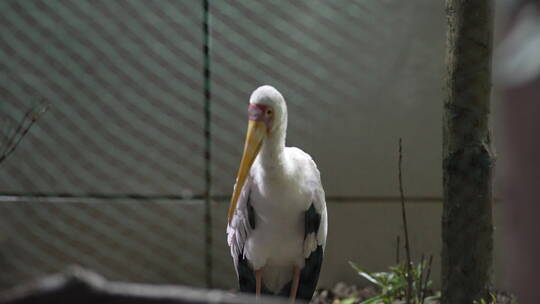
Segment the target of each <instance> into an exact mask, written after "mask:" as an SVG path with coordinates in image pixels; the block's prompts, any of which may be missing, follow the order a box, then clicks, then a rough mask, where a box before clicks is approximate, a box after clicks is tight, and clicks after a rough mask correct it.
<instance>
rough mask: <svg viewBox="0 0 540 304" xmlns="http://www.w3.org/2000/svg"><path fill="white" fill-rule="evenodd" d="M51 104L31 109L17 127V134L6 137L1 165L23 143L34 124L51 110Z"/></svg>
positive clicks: (0, 159)
mask: <svg viewBox="0 0 540 304" xmlns="http://www.w3.org/2000/svg"><path fill="white" fill-rule="evenodd" d="M49 106H50V105H49V104H47V103H41V104H40V105H38V106H36V107H34V108H32V109H29V110H28V111H26V113H25V114H24V116H23V118H22V119H21V121H20V122H19V124H18V125H17V128H16V129H15V132H13V133H11V132H10V134H9V136H7V137H6V142H5V146H4V147H1V148H2V152H1V153H0V164H1V163H2V162H3V161H4V160H5V159H6V158H7V157H8V156H9V155H10V154H11V153H13V151H15V149H16V148H17V146H18V145H19V144H20V143H21V141H22V139H23V138H24V137H25V136H26V135H27V134H28V131H29V130H30V128H31V127H32V125H34V123H35V122H36V121H37V120H38V119H39V118H40V117H41V115H43V113H45V112H47V110H48V109H49Z"/></svg>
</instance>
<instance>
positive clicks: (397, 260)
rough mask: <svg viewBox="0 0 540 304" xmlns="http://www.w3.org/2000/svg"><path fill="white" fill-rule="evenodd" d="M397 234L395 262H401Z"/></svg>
mask: <svg viewBox="0 0 540 304" xmlns="http://www.w3.org/2000/svg"><path fill="white" fill-rule="evenodd" d="M399 246H400V245H399V235H398V236H397V238H396V264H397V265H399V264H401V257H400V255H399Z"/></svg>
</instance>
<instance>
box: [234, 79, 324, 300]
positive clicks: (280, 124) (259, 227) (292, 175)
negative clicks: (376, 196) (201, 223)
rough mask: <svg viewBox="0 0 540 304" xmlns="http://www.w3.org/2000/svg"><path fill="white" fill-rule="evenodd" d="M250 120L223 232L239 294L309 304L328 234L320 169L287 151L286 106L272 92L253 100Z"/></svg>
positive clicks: (300, 153)
mask: <svg viewBox="0 0 540 304" xmlns="http://www.w3.org/2000/svg"><path fill="white" fill-rule="evenodd" d="M248 118H249V121H248V129H247V135H246V140H245V146H244V153H243V155H242V160H241V162H240V168H239V169H238V175H237V178H236V184H235V185H234V191H233V195H232V198H231V205H230V208H229V214H228V226H227V236H228V237H227V240H228V243H229V246H230V248H231V255H232V257H233V261H234V266H235V267H236V273H237V275H238V282H239V285H240V291H242V292H252V293H256V295H257V296H258V295H260V294H261V293H268V294H276V295H281V296H286V297H289V298H290V299H291V300H292V301H294V300H295V299H296V298H301V299H306V300H310V299H311V297H312V296H313V292H314V291H315V287H316V285H317V281H318V279H319V273H320V270H321V265H322V260H323V254H324V247H325V244H326V232H327V214H326V202H325V197H324V189H323V187H322V184H321V177H320V173H319V170H318V169H317V165H316V164H315V162H314V161H313V160H312V158H311V157H310V156H309V155H308V154H307V153H305V152H303V151H302V150H300V149H298V148H292V147H285V136H286V131H287V105H286V103H285V100H284V99H283V96H282V95H281V93H279V92H278V91H277V90H276V89H275V88H273V87H271V86H268V85H265V86H262V87H259V88H257V89H256V90H255V91H254V92H253V93H252V94H251V97H250V100H249V107H248Z"/></svg>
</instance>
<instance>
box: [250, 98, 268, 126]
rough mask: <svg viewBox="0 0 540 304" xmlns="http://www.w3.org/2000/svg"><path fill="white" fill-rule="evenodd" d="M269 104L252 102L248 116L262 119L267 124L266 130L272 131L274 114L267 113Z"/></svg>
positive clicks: (255, 119) (257, 119)
mask: <svg viewBox="0 0 540 304" xmlns="http://www.w3.org/2000/svg"><path fill="white" fill-rule="evenodd" d="M269 108H270V107H269V106H265V105H259V104H250V105H249V107H248V118H249V120H253V121H262V122H263V123H264V124H265V126H266V132H270V130H271V129H272V116H271V115H265V113H266V111H267V110H268V109H269Z"/></svg>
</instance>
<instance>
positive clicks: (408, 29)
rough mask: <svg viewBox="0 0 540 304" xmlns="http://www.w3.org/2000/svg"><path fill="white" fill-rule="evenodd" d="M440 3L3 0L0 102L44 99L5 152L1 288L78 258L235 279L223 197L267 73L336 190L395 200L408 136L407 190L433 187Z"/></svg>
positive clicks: (19, 111) (136, 272)
mask: <svg viewBox="0 0 540 304" xmlns="http://www.w3.org/2000/svg"><path fill="white" fill-rule="evenodd" d="M438 2H440V1H432V0H415V1H396V0H393V1H390V0H384V1H382V0H370V1H365V0H358V1H356V0H354V1H351V0H340V1H322V0H320V1H290V2H289V1H288V2H285V1H277V0H273V1H217V0H216V1H196V0H179V1H143V0H137V1H107V0H99V1H16V0H4V1H0V25H1V26H0V35H1V40H0V79H1V82H0V112H1V115H2V117H3V119H4V120H6V119H7V120H8V121H17V120H19V119H20V118H21V117H22V115H23V114H24V113H25V111H27V110H28V109H29V108H31V107H32V106H33V105H35V104H36V103H38V102H42V101H44V100H45V101H46V102H48V103H49V104H50V105H51V107H50V110H49V111H48V112H47V113H45V114H44V115H43V116H42V118H41V119H40V120H39V121H38V122H37V123H36V124H35V126H34V127H33V128H32V129H31V131H30V132H29V133H28V135H27V137H26V138H25V139H24V140H23V142H21V144H20V145H19V147H18V149H17V150H16V151H15V152H14V153H13V154H12V155H11V156H10V157H9V158H8V159H7V160H6V161H5V162H4V163H2V164H1V166H0V195H1V197H0V288H7V287H10V286H13V285H15V284H17V283H19V282H21V281H23V280H28V279H30V278H33V277H36V276H38V275H40V274H43V273H48V272H54V271H58V270H61V269H63V268H64V267H65V266H66V265H69V264H80V265H83V266H86V267H89V268H92V269H94V270H96V271H98V272H100V273H102V274H104V275H105V276H106V277H108V278H110V279H116V280H130V281H138V282H154V283H175V284H189V285H195V286H216V287H232V286H234V285H235V284H234V280H233V277H234V274H233V270H232V266H231V262H230V260H229V253H228V250H227V249H226V245H225V229H224V228H225V218H226V216H225V214H226V208H227V204H226V202H227V201H228V196H229V195H230V192H231V190H232V185H233V182H234V174H235V173H236V169H237V166H238V161H239V158H240V153H241V149H242V141H243V139H244V132H245V130H244V128H245V126H246V106H247V100H248V97H249V94H250V92H251V91H252V90H253V89H254V88H256V87H257V86H259V85H261V84H272V85H274V86H275V87H276V88H278V89H279V90H280V91H281V92H282V93H283V95H284V96H285V98H286V100H287V102H288V106H289V109H290V110H289V114H290V118H289V133H288V145H292V146H299V147H301V148H302V149H304V150H306V151H308V152H309V153H310V154H311V155H312V156H314V159H315V160H316V161H317V163H318V165H319V168H320V169H321V171H322V174H323V183H324V185H325V188H326V192H327V195H328V198H327V201H328V204H329V205H331V204H337V203H340V202H361V201H366V200H367V201H370V200H375V201H376V200H390V201H391V200H394V199H395V197H396V194H397V187H396V186H395V185H396V183H395V178H394V176H395V172H396V171H395V159H396V150H395V147H396V143H397V138H398V137H403V138H404V140H405V143H406V151H408V152H407V153H408V154H407V156H406V157H407V158H408V160H409V161H408V163H406V164H405V170H406V172H408V175H410V176H414V180H411V181H406V184H407V186H408V194H409V195H410V196H412V197H415V198H416V199H418V200H421V199H432V198H435V199H437V198H438V196H439V195H440V185H439V180H440V179H439V177H440V169H439V164H440V128H439V126H440V109H441V94H442V93H441V87H442V75H443V58H444V52H443V48H444V42H443V41H444V19H443V9H442V3H438ZM207 21H209V22H207ZM207 42H209V45H207ZM205 50H208V52H206V51H205ZM6 130H7V129H6ZM407 143H408V144H407ZM425 168H435V169H428V170H427V171H426V169H425ZM331 219H332V218H331ZM330 225H331V226H330V229H331V228H332V223H330Z"/></svg>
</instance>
